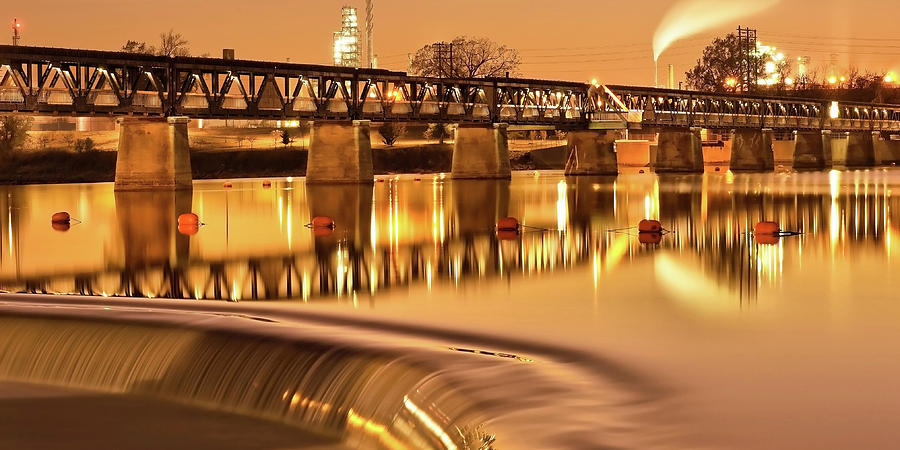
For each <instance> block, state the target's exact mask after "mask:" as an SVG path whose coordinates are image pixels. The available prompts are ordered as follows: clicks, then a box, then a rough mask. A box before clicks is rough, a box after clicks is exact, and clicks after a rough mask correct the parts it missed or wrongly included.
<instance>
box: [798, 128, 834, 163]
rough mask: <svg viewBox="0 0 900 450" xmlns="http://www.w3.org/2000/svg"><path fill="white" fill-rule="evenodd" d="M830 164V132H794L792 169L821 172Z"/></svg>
mask: <svg viewBox="0 0 900 450" xmlns="http://www.w3.org/2000/svg"><path fill="white" fill-rule="evenodd" d="M831 164H832V158H831V131H829V130H821V131H795V132H794V169H797V170H823V169H826V168H829V167H831Z"/></svg>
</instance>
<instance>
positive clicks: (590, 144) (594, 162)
mask: <svg viewBox="0 0 900 450" xmlns="http://www.w3.org/2000/svg"><path fill="white" fill-rule="evenodd" d="M618 137H619V132H618V131H616V130H577V131H570V132H569V133H568V135H567V137H566V140H567V150H568V151H567V153H566V154H567V155H568V157H567V159H566V175H617V174H618V173H619V164H618V159H617V158H616V139H617V138H618Z"/></svg>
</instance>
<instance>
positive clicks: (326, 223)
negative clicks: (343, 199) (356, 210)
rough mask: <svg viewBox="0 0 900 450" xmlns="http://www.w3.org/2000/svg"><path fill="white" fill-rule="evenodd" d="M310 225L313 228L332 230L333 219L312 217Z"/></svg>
mask: <svg viewBox="0 0 900 450" xmlns="http://www.w3.org/2000/svg"><path fill="white" fill-rule="evenodd" d="M310 225H311V226H312V227H313V228H328V229H331V230H333V229H334V219H332V218H331V217H327V216H316V217H313V219H312V222H310Z"/></svg>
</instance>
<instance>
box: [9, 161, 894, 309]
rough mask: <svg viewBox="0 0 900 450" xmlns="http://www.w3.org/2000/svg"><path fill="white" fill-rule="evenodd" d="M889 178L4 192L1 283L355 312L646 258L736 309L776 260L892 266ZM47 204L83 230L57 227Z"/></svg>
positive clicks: (852, 175) (596, 280)
mask: <svg viewBox="0 0 900 450" xmlns="http://www.w3.org/2000/svg"><path fill="white" fill-rule="evenodd" d="M898 182H900V172H897V171H887V170H872V171H857V172H844V173H841V172H836V171H833V172H830V173H809V174H756V175H749V174H748V175H732V174H730V173H726V174H713V173H709V174H706V175H703V176H655V175H652V174H642V175H622V176H619V177H618V178H609V177H569V178H566V177H563V176H561V175H560V174H558V173H542V174H536V176H535V175H533V174H531V173H528V174H517V176H515V177H514V178H513V180H512V181H511V182H510V181H454V180H450V179H449V178H443V177H441V176H433V177H432V176H426V177H424V178H419V177H415V178H413V177H411V176H410V177H402V178H400V179H396V178H391V179H388V180H387V181H385V182H378V183H375V185H374V186H350V185H339V186H323V185H312V186H306V185H304V183H303V182H302V180H296V181H295V180H291V181H287V180H278V181H275V182H274V183H273V185H272V187H271V188H264V187H263V186H262V183H261V181H260V180H247V181H242V182H238V183H235V184H234V188H232V189H225V188H223V187H222V185H221V184H220V183H218V182H197V183H196V184H195V188H194V191H193V192H192V193H191V192H179V193H171V192H149V193H148V192H127V193H125V192H120V193H114V192H113V190H112V185H111V184H83V185H58V186H16V187H5V188H2V195H0V208H2V211H3V213H4V214H3V217H4V220H3V223H2V228H3V229H2V239H0V245H2V248H0V288H2V289H4V290H7V291H13V292H50V293H80V294H89V295H103V296H145V297H168V298H197V299H227V300H234V301H237V300H256V299H278V298H290V299H298V300H302V301H321V300H329V299H338V300H340V301H344V302H353V303H354V304H358V303H359V302H372V301H375V300H374V298H375V297H374V296H375V295H376V294H378V293H379V292H382V291H386V290H391V289H394V288H397V287H401V286H418V285H425V286H426V287H427V288H428V289H429V290H434V289H436V290H450V291H452V290H455V289H459V288H460V285H461V284H465V283H471V282H477V280H481V279H496V278H508V279H513V278H516V277H522V276H531V275H534V274H538V273H540V274H545V275H546V274H552V273H554V272H558V271H565V270H567V269H571V268H575V267H580V266H587V267H591V268H592V271H593V286H586V288H591V289H595V290H596V289H597V288H598V286H599V285H601V284H602V281H603V279H604V278H605V277H609V276H611V275H610V273H611V272H613V271H615V270H616V268H617V267H618V266H621V265H628V264H630V263H632V262H634V261H636V260H640V259H645V258H651V259H654V260H655V261H656V262H657V265H656V266H655V267H656V276H657V277H660V278H661V280H662V281H665V280H666V279H668V280H669V281H670V283H669V284H670V285H671V289H674V290H678V289H686V287H685V286H688V282H687V281H688V280H692V279H694V278H696V282H697V283H696V284H695V285H693V288H698V289H700V288H703V289H706V290H707V291H708V292H718V291H722V293H729V294H730V296H733V297H734V298H735V299H737V302H738V305H742V304H743V303H744V302H753V301H754V299H755V297H756V295H757V292H758V290H759V288H760V286H763V285H765V286H776V285H777V284H778V282H779V276H780V274H781V273H782V271H783V270H784V266H785V264H795V265H802V264H803V262H804V260H805V259H808V258H813V259H818V258H820V257H822V256H827V257H828V258H831V259H832V260H835V259H841V258H850V257H852V254H853V252H854V251H855V250H856V249H859V248H873V247H874V248H880V249H882V250H881V252H882V254H883V257H884V259H885V261H889V260H890V258H891V255H892V253H893V250H894V249H893V247H892V245H893V243H895V242H896V239H897V238H896V236H895V234H896V233H897V225H896V224H897V223H898V220H897V218H895V217H894V216H895V215H896V213H895V212H894V211H895V209H896V208H892V206H895V205H896V202H897V199H896V198H895V197H894V196H892V189H894V187H896V185H897V183H898ZM56 211H68V212H70V213H71V214H72V216H73V217H74V218H77V219H79V220H80V221H81V222H80V223H76V224H74V225H73V226H72V227H71V229H69V230H68V231H58V230H55V229H53V228H52V227H51V224H50V215H51V214H53V213H54V212H56ZM190 211H194V212H196V213H197V214H198V215H199V216H200V218H201V221H202V222H203V223H204V224H205V225H203V226H202V227H200V229H199V232H198V233H197V234H195V235H185V234H181V233H179V231H178V230H177V225H176V224H177V220H176V218H177V216H178V215H179V214H181V213H186V212H190ZM315 216H328V217H331V218H333V219H334V220H335V222H336V224H337V226H336V229H335V230H334V231H333V232H325V233H322V232H317V231H316V230H312V229H310V228H308V227H306V226H305V225H306V224H308V223H309V222H310V221H311V218H312V217H315ZM506 216H512V217H516V218H517V219H519V220H520V221H521V222H522V223H523V224H524V225H526V226H527V228H525V231H524V232H523V233H522V234H521V236H506V235H504V234H500V235H498V234H497V233H495V232H494V225H495V224H496V222H497V220H498V219H499V218H502V217H506ZM644 218H653V219H659V220H660V221H661V222H662V223H663V225H664V227H666V228H667V229H669V230H671V231H672V233H671V234H668V235H665V236H664V237H663V238H662V239H661V241H660V242H659V243H658V244H657V243H653V242H651V243H648V242H646V240H645V242H642V239H639V237H638V236H637V233H636V232H635V230H633V229H628V227H631V226H634V225H635V224H637V222H638V221H640V220H641V219H644ZM761 220H774V221H777V222H778V223H780V224H781V226H782V229H786V230H794V231H802V232H804V233H805V234H803V235H801V236H798V237H792V238H783V239H781V240H780V241H779V242H778V243H777V244H775V245H760V244H757V243H756V242H755V241H754V240H753V238H752V236H751V235H749V234H748V232H749V231H751V230H752V228H753V225H754V224H755V223H756V222H758V221H761ZM610 230H619V231H610ZM319 231H321V230H319ZM663 254H664V256H658V255H663ZM655 255H656V256H655ZM686 264H687V265H688V266H690V267H687V268H685V267H682V266H684V265H686ZM669 268H671V269H672V270H669ZM687 269H690V270H693V272H690V273H684V272H683V270H687ZM679 286H681V287H680V288H679ZM693 288H692V289H693Z"/></svg>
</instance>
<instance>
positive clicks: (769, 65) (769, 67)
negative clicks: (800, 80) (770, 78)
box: [766, 61, 775, 73]
mask: <svg viewBox="0 0 900 450" xmlns="http://www.w3.org/2000/svg"><path fill="white" fill-rule="evenodd" d="M766 73H775V63H774V62H772V61H766Z"/></svg>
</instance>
